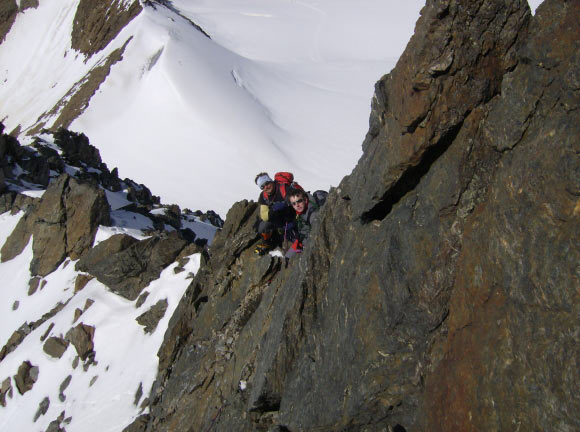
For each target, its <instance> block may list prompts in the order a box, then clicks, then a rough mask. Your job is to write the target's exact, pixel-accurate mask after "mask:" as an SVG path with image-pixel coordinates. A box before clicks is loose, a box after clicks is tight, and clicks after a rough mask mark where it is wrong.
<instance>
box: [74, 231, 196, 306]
mask: <svg viewBox="0 0 580 432" xmlns="http://www.w3.org/2000/svg"><path fill="white" fill-rule="evenodd" d="M187 244H188V243H187V241H186V240H184V239H183V238H181V236H180V234H179V233H178V232H175V231H174V232H172V233H170V234H168V235H164V236H156V237H152V238H149V239H146V240H141V241H137V240H135V239H131V240H129V238H128V236H113V237H111V238H110V239H108V240H106V241H104V242H101V243H99V244H98V245H97V246H96V247H95V248H93V249H92V250H91V251H89V252H88V253H87V254H86V256H85V257H83V258H81V259H80V260H79V262H78V264H77V269H79V270H81V271H84V272H87V273H90V274H91V275H93V276H95V277H96V278H97V279H98V280H99V281H100V282H102V283H103V284H105V285H107V286H108V287H109V288H110V289H111V291H113V292H114V293H116V294H119V295H121V296H123V297H125V298H127V299H129V300H135V299H136V298H137V297H138V296H139V294H140V293H141V291H142V290H143V288H145V287H146V286H147V285H148V284H149V283H150V282H151V281H153V280H155V279H157V278H158V277H159V275H160V274H161V271H162V270H163V269H164V268H166V267H167V266H168V265H169V264H171V263H173V262H174V261H175V259H176V258H177V257H178V256H179V253H180V252H181V251H182V250H183V249H184V248H185V246H186V245H187Z"/></svg>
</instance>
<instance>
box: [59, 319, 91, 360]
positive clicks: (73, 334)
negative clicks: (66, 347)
mask: <svg viewBox="0 0 580 432" xmlns="http://www.w3.org/2000/svg"><path fill="white" fill-rule="evenodd" d="M94 335H95V328H94V327H92V326H88V325H85V324H82V323H81V324H78V325H77V326H76V327H73V328H72V329H70V330H69V331H68V333H67V334H66V336H65V339H66V340H67V341H68V342H70V343H71V344H73V346H74V347H75V349H76V350H77V353H78V355H79V357H80V358H81V360H83V361H84V360H85V359H86V358H87V357H89V355H90V354H91V353H93V348H94V344H93V336H94Z"/></svg>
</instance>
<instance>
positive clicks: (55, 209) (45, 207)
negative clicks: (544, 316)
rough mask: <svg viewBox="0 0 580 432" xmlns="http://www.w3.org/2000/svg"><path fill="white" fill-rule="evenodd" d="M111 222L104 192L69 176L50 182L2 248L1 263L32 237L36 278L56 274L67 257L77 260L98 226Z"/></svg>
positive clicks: (19, 249) (16, 252)
mask: <svg viewBox="0 0 580 432" xmlns="http://www.w3.org/2000/svg"><path fill="white" fill-rule="evenodd" d="M109 223H110V215H109V205H108V203H107V199H106V196H105V194H104V192H103V191H102V190H101V189H99V188H97V187H95V186H93V185H90V184H85V183H80V182H79V181H77V180H76V179H74V178H71V177H69V176H68V175H66V174H65V175H62V176H60V177H59V178H58V179H57V181H55V182H54V183H51V184H50V186H49V187H48V189H47V190H46V192H45V193H44V195H43V197H42V200H41V201H40V203H39V204H38V205H37V206H35V207H33V208H32V209H31V211H30V212H29V213H27V214H26V216H25V217H23V218H22V219H21V220H20V221H19V223H18V225H17V226H16V228H15V229H14V231H13V232H12V234H11V235H10V236H9V237H8V239H7V240H6V242H5V244H4V245H3V247H2V261H3V262H5V261H8V260H10V259H12V258H14V257H15V256H17V255H19V254H20V253H21V252H22V250H23V249H24V247H25V246H26V245H27V244H28V241H29V240H30V237H31V235H32V236H33V239H34V240H33V244H32V249H33V253H34V257H33V260H32V262H31V264H30V270H31V273H32V274H33V275H40V276H45V275H47V274H49V273H51V272H52V271H54V270H55V269H56V268H57V267H58V266H59V265H60V264H61V263H62V262H63V261H64V260H65V258H66V257H67V256H69V257H70V258H71V259H73V260H74V259H78V258H79V257H80V256H81V255H82V254H83V253H84V252H86V251H87V250H88V249H89V248H90V247H91V246H92V243H93V241H94V237H95V234H96V231H97V228H98V227H99V225H107V224H109Z"/></svg>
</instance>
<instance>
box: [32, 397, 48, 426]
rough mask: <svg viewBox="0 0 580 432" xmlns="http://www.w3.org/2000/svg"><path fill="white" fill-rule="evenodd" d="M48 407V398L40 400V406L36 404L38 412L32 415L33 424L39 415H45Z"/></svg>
mask: <svg viewBox="0 0 580 432" xmlns="http://www.w3.org/2000/svg"><path fill="white" fill-rule="evenodd" d="M49 407H50V399H49V398H48V397H45V398H44V399H42V401H41V402H40V404H38V410H37V411H36V414H34V422H35V423H36V421H37V420H38V419H39V418H40V416H41V415H45V414H46V412H47V411H48V408H49Z"/></svg>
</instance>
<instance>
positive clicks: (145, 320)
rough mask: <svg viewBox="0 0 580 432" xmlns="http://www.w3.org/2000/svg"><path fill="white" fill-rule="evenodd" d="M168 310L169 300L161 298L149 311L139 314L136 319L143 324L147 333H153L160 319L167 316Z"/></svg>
mask: <svg viewBox="0 0 580 432" xmlns="http://www.w3.org/2000/svg"><path fill="white" fill-rule="evenodd" d="M165 311H167V300H166V299H164V300H159V301H158V302H157V303H155V304H154V305H153V306H151V308H150V309H149V310H148V311H147V312H144V313H142V314H141V315H139V316H138V317H137V318H135V320H136V321H137V322H138V323H139V324H140V325H142V326H143V331H144V332H145V333H153V332H154V331H155V329H156V328H157V324H159V321H161V319H162V318H163V317H164V316H165Z"/></svg>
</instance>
